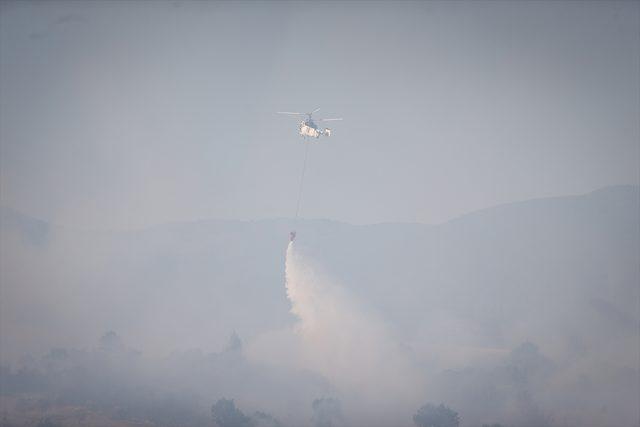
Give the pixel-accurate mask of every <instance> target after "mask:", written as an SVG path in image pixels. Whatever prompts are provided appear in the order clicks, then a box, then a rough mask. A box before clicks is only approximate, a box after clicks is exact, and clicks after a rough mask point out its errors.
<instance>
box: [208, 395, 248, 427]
mask: <svg viewBox="0 0 640 427" xmlns="http://www.w3.org/2000/svg"><path fill="white" fill-rule="evenodd" d="M211 415H212V416H213V421H214V422H215V423H216V425H217V426H218V427H253V426H254V423H253V421H252V420H251V418H249V417H247V416H246V415H245V414H243V413H242V411H241V410H240V409H238V408H236V404H235V403H234V402H233V399H231V400H229V399H220V400H218V401H217V402H216V403H214V404H213V406H211Z"/></svg>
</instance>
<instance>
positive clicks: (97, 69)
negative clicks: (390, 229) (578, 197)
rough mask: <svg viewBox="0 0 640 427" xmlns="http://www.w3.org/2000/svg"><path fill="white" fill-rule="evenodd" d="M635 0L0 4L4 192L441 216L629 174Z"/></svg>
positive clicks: (153, 214) (16, 196)
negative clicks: (304, 123)
mask: <svg viewBox="0 0 640 427" xmlns="http://www.w3.org/2000/svg"><path fill="white" fill-rule="evenodd" d="M639 75H640V3H639V2H566V3H562V2H495V3H486V2H454V3H449V2H448V3H444V2H443V3H440V2H422V3H401V4H399V3H382V2H377V3H365V2H354V3H346V4H341V3H337V2H328V3H267V2H264V3H258V2H255V3H254V2H252V3H243V4H237V3H233V4H231V3H205V2H194V3H182V2H179V3H178V2H176V3H161V2H137V3H136V2H88V3H80V2H69V3H56V2H46V3H9V2H3V3H2V5H1V8H0V177H1V194H0V201H1V202H2V204H4V205H8V206H11V207H13V208H16V209H19V210H22V211H24V212H26V213H29V214H31V215H34V216H38V217H41V218H44V219H47V220H53V221H56V222H59V223H62V224H74V225H79V226H84V227H92V228H102V227H116V228H120V227H139V226H146V225H149V224H155V223H160V222H164V221H172V220H188V219H194V218H204V217H215V218H242V219H254V218H265V217H287V216H292V215H293V214H294V209H295V197H296V193H297V186H298V178H299V173H300V168H301V161H302V155H303V145H302V144H301V143H300V140H299V137H298V136H297V135H296V120H295V119H293V118H289V117H279V116H276V115H275V114H273V113H274V112H275V111H278V110H294V111H295V110H303V111H305V110H311V109H313V108H316V107H318V106H319V107H321V108H322V110H321V114H324V115H331V116H342V117H344V118H345V121H343V122H339V123H336V124H334V125H333V128H334V132H335V133H334V136H333V137H332V138H330V139H325V140H321V143H320V144H318V145H314V146H313V147H311V149H312V151H311V156H310V162H309V169H308V171H307V181H306V184H305V185H306V188H305V198H304V200H303V207H302V215H303V216H306V217H322V218H332V219H338V220H344V221H349V222H353V223H371V222H381V221H418V222H428V223H431V222H440V221H444V220H447V219H449V218H451V217H453V216H456V215H459V214H461V213H464V212H468V211H470V210H475V209H479V208H484V207H487V206H491V205H495V204H498V203H503V202H509V201H514V200H522V199H528V198H533V197H541V196H549V195H560V194H571V193H582V192H587V191H590V190H593V189H595V188H598V187H602V186H605V185H610V184H622V183H638V182H639V181H640V174H639V169H640V143H639V142H638V141H639V140H640V131H639V124H638V117H640V83H639V78H638V76H639Z"/></svg>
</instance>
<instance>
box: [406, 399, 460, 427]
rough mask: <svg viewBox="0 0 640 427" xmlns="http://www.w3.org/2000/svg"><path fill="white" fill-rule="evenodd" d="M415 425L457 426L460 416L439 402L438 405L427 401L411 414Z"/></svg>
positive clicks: (431, 426)
mask: <svg viewBox="0 0 640 427" xmlns="http://www.w3.org/2000/svg"><path fill="white" fill-rule="evenodd" d="M413 422H414V423H415V425H416V426H417V427H458V426H459V425H460V418H459V416H458V413H457V412H456V411H454V410H453V409H451V408H448V407H446V406H444V405H443V404H440V405H438V406H436V405H434V404H431V403H427V404H426V405H424V406H423V407H422V408H420V409H418V412H417V413H416V414H415V415H414V416H413Z"/></svg>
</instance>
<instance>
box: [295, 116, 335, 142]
mask: <svg viewBox="0 0 640 427" xmlns="http://www.w3.org/2000/svg"><path fill="white" fill-rule="evenodd" d="M299 130H300V136H308V137H312V138H320V136H321V135H324V136H330V135H331V129H328V128H327V129H320V128H318V125H316V124H315V123H314V122H313V120H303V121H301V122H300V129H299Z"/></svg>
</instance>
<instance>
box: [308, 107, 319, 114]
mask: <svg viewBox="0 0 640 427" xmlns="http://www.w3.org/2000/svg"><path fill="white" fill-rule="evenodd" d="M318 111H320V107H318V108H316V109H315V110H313V111H312V112H311V113H309V114H314V113H317V112H318Z"/></svg>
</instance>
